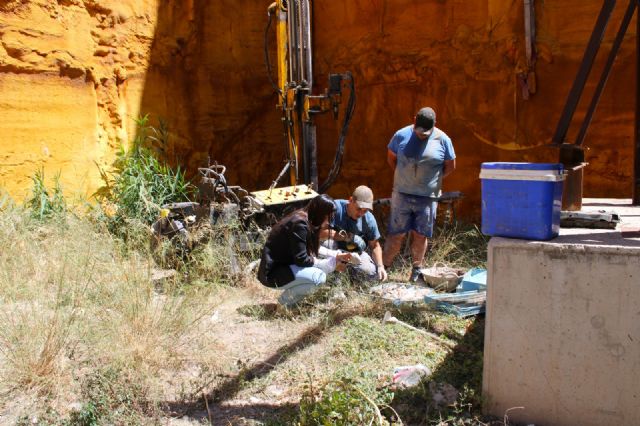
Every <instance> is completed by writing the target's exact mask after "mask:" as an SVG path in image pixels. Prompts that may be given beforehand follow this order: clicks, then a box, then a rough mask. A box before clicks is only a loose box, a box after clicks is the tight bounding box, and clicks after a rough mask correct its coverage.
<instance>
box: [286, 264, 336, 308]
mask: <svg viewBox="0 0 640 426" xmlns="http://www.w3.org/2000/svg"><path fill="white" fill-rule="evenodd" d="M289 268H291V272H293V276H294V279H293V281H291V282H290V283H287V284H286V285H283V286H282V287H278V289H279V290H283V291H282V294H281V295H280V297H278V302H279V303H280V304H281V305H284V306H287V307H290V306H293V305H295V304H296V303H298V302H299V301H301V300H302V299H304V298H305V297H306V296H308V295H310V294H312V293H313V292H315V291H316V290H317V289H318V287H319V286H321V285H322V284H324V283H325V282H326V281H327V274H325V273H324V272H323V271H322V270H320V269H318V268H314V267H313V266H308V267H306V268H302V267H300V266H296V265H289Z"/></svg>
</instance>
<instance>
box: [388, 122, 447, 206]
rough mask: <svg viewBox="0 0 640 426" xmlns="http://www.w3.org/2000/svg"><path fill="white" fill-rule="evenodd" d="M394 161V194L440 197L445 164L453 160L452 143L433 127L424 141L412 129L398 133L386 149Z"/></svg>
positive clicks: (411, 127) (401, 130) (404, 128)
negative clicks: (394, 155) (391, 154)
mask: <svg viewBox="0 0 640 426" xmlns="http://www.w3.org/2000/svg"><path fill="white" fill-rule="evenodd" d="M387 148H389V149H390V150H391V151H392V152H393V153H394V154H396V157H397V163H396V171H395V173H394V175H393V190H394V191H397V192H400V193H402V194H409V195H418V196H423V197H439V196H440V189H441V188H442V171H443V168H444V162H445V161H447V160H453V159H454V158H456V153H455V151H454V150H453V144H452V143H451V139H450V138H449V136H447V134H446V133H444V132H443V131H442V130H440V129H438V128H437V127H434V129H433V133H432V134H431V136H429V138H428V139H427V140H425V141H422V140H420V139H419V138H418V136H416V134H415V133H414V131H413V125H410V126H406V127H403V128H402V129H400V130H398V131H397V132H396V134H395V135H393V137H392V138H391V141H390V142H389V145H387Z"/></svg>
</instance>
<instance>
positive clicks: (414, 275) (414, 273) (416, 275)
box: [409, 266, 424, 283]
mask: <svg viewBox="0 0 640 426" xmlns="http://www.w3.org/2000/svg"><path fill="white" fill-rule="evenodd" d="M420 269H421V268H420V267H419V266H414V267H413V268H412V269H411V276H410V277H409V282H411V283H417V282H418V281H422V282H424V279H423V278H422V272H420Z"/></svg>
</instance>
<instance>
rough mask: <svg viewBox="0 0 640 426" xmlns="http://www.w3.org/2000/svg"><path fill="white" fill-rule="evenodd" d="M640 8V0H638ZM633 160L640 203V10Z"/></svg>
mask: <svg viewBox="0 0 640 426" xmlns="http://www.w3.org/2000/svg"><path fill="white" fill-rule="evenodd" d="M638 8H639V10H640V0H639V1H638ZM635 118H636V122H635V143H634V148H635V149H634V161H633V205H634V206H637V205H640V123H639V122H640V12H638V13H637V14H636V114H635Z"/></svg>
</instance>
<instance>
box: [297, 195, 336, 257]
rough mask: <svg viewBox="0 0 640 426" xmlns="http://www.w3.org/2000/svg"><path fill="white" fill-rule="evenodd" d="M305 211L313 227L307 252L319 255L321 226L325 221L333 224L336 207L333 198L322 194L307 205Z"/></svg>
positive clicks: (311, 227)
mask: <svg viewBox="0 0 640 426" xmlns="http://www.w3.org/2000/svg"><path fill="white" fill-rule="evenodd" d="M304 211H306V212H307V215H308V217H309V225H311V226H309V228H310V229H309V231H310V232H311V238H310V239H309V241H308V243H307V250H309V252H310V253H311V254H314V255H315V254H318V247H320V226H321V225H322V223H323V222H324V221H325V219H328V220H329V222H331V220H332V219H333V215H334V213H335V211H336V206H335V204H333V198H331V197H330V196H328V195H327V194H320V195H318V196H317V197H315V198H313V199H312V200H311V201H310V202H309V204H307V206H306V207H305V208H304Z"/></svg>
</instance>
